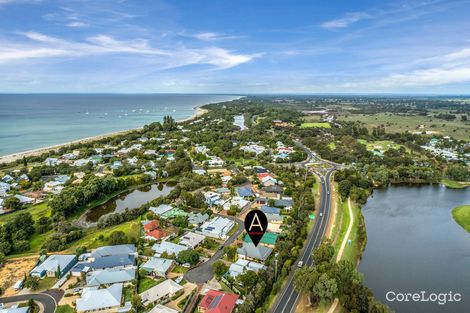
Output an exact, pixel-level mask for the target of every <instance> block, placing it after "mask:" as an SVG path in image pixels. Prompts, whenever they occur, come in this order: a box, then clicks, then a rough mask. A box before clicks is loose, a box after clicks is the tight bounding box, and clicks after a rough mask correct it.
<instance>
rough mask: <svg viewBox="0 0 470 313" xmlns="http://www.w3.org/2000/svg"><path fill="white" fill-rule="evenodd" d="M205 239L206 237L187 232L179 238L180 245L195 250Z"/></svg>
mask: <svg viewBox="0 0 470 313" xmlns="http://www.w3.org/2000/svg"><path fill="white" fill-rule="evenodd" d="M205 238H206V236H203V235H200V234H196V233H193V232H190V231H188V232H187V233H186V234H184V235H183V236H182V237H181V238H180V242H179V243H180V244H181V245H184V246H188V247H190V248H193V249H194V248H196V247H197V246H198V245H199V244H200V243H201V242H203V241H204V239H205Z"/></svg>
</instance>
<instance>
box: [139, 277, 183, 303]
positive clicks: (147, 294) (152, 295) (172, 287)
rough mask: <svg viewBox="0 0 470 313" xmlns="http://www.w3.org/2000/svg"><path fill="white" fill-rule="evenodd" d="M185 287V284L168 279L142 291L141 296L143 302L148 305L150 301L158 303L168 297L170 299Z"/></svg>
mask: <svg viewBox="0 0 470 313" xmlns="http://www.w3.org/2000/svg"><path fill="white" fill-rule="evenodd" d="M183 289H184V288H183V286H180V285H178V284H177V283H175V282H174V281H173V280H171V279H167V280H165V281H163V282H161V283H160V284H158V285H156V286H153V287H152V288H150V289H148V290H146V291H144V292H142V293H141V294H140V298H141V299H142V304H143V305H145V306H147V305H149V304H150V303H157V302H161V301H163V300H166V299H170V298H171V297H173V296H174V295H176V294H177V293H179V292H182V291H183Z"/></svg>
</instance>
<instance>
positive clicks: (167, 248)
mask: <svg viewBox="0 0 470 313" xmlns="http://www.w3.org/2000/svg"><path fill="white" fill-rule="evenodd" d="M188 249H189V247H187V246H183V245H178V244H176V243H172V242H170V241H162V242H160V243H156V244H154V245H153V246H152V250H153V251H155V255H156V256H157V257H160V256H161V255H162V254H163V253H164V252H166V253H167V254H169V255H171V254H173V255H175V256H177V255H178V253H180V252H181V251H184V250H188Z"/></svg>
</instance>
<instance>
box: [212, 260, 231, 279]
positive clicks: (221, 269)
mask: <svg viewBox="0 0 470 313" xmlns="http://www.w3.org/2000/svg"><path fill="white" fill-rule="evenodd" d="M227 270H228V266H227V265H225V263H224V262H223V261H221V260H218V261H215V262H214V264H212V271H213V272H214V274H215V275H216V276H217V277H219V278H220V277H221V276H222V275H224V274H225V273H226V272H227Z"/></svg>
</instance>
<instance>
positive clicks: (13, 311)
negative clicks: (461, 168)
mask: <svg viewBox="0 0 470 313" xmlns="http://www.w3.org/2000/svg"><path fill="white" fill-rule="evenodd" d="M28 310H29V307H27V306H26V307H22V308H5V309H0V313H27V312H28Z"/></svg>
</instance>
